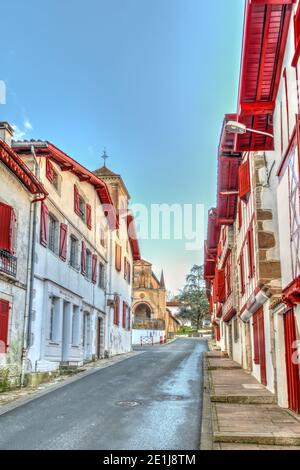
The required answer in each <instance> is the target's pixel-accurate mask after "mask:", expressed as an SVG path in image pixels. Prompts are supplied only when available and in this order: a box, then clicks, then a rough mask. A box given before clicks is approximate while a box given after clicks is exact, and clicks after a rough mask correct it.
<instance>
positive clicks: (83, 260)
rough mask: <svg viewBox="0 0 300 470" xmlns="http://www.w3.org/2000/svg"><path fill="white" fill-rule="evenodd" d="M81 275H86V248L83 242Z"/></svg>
mask: <svg viewBox="0 0 300 470" xmlns="http://www.w3.org/2000/svg"><path fill="white" fill-rule="evenodd" d="M81 274H86V248H85V242H84V241H83V240H82V242H81Z"/></svg>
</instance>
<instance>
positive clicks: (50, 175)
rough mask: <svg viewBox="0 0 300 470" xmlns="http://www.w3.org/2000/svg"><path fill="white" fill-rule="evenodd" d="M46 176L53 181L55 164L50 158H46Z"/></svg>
mask: <svg viewBox="0 0 300 470" xmlns="http://www.w3.org/2000/svg"><path fill="white" fill-rule="evenodd" d="M46 178H47V179H48V180H49V181H50V183H53V180H54V173H53V166H52V163H51V161H50V160H49V158H47V159H46Z"/></svg>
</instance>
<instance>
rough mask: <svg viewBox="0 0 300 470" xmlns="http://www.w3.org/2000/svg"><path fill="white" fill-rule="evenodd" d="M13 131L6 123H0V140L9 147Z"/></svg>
mask: <svg viewBox="0 0 300 470" xmlns="http://www.w3.org/2000/svg"><path fill="white" fill-rule="evenodd" d="M13 135H14V130H13V128H12V127H11V125H10V124H9V123H8V122H0V139H1V140H3V141H4V142H5V143H6V144H7V145H9V146H10V147H11V140H12V137H13Z"/></svg>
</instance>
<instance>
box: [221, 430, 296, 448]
mask: <svg viewBox="0 0 300 470" xmlns="http://www.w3.org/2000/svg"><path fill="white" fill-rule="evenodd" d="M214 441H215V442H220V443H232V444H233V443H234V444H258V445H272V446H300V436H299V434H290V435H289V436H281V435H279V434H275V433H272V432H270V433H268V432H266V433H259V434H256V433H243V432H234V431H230V432H219V431H218V432H214Z"/></svg>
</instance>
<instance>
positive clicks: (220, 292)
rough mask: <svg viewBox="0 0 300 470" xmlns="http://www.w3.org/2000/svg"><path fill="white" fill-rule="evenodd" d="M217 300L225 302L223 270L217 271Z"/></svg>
mask: <svg viewBox="0 0 300 470" xmlns="http://www.w3.org/2000/svg"><path fill="white" fill-rule="evenodd" d="M216 277H217V281H216V284H217V300H218V302H220V303H222V302H224V300H225V269H218V270H217V276H216Z"/></svg>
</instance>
